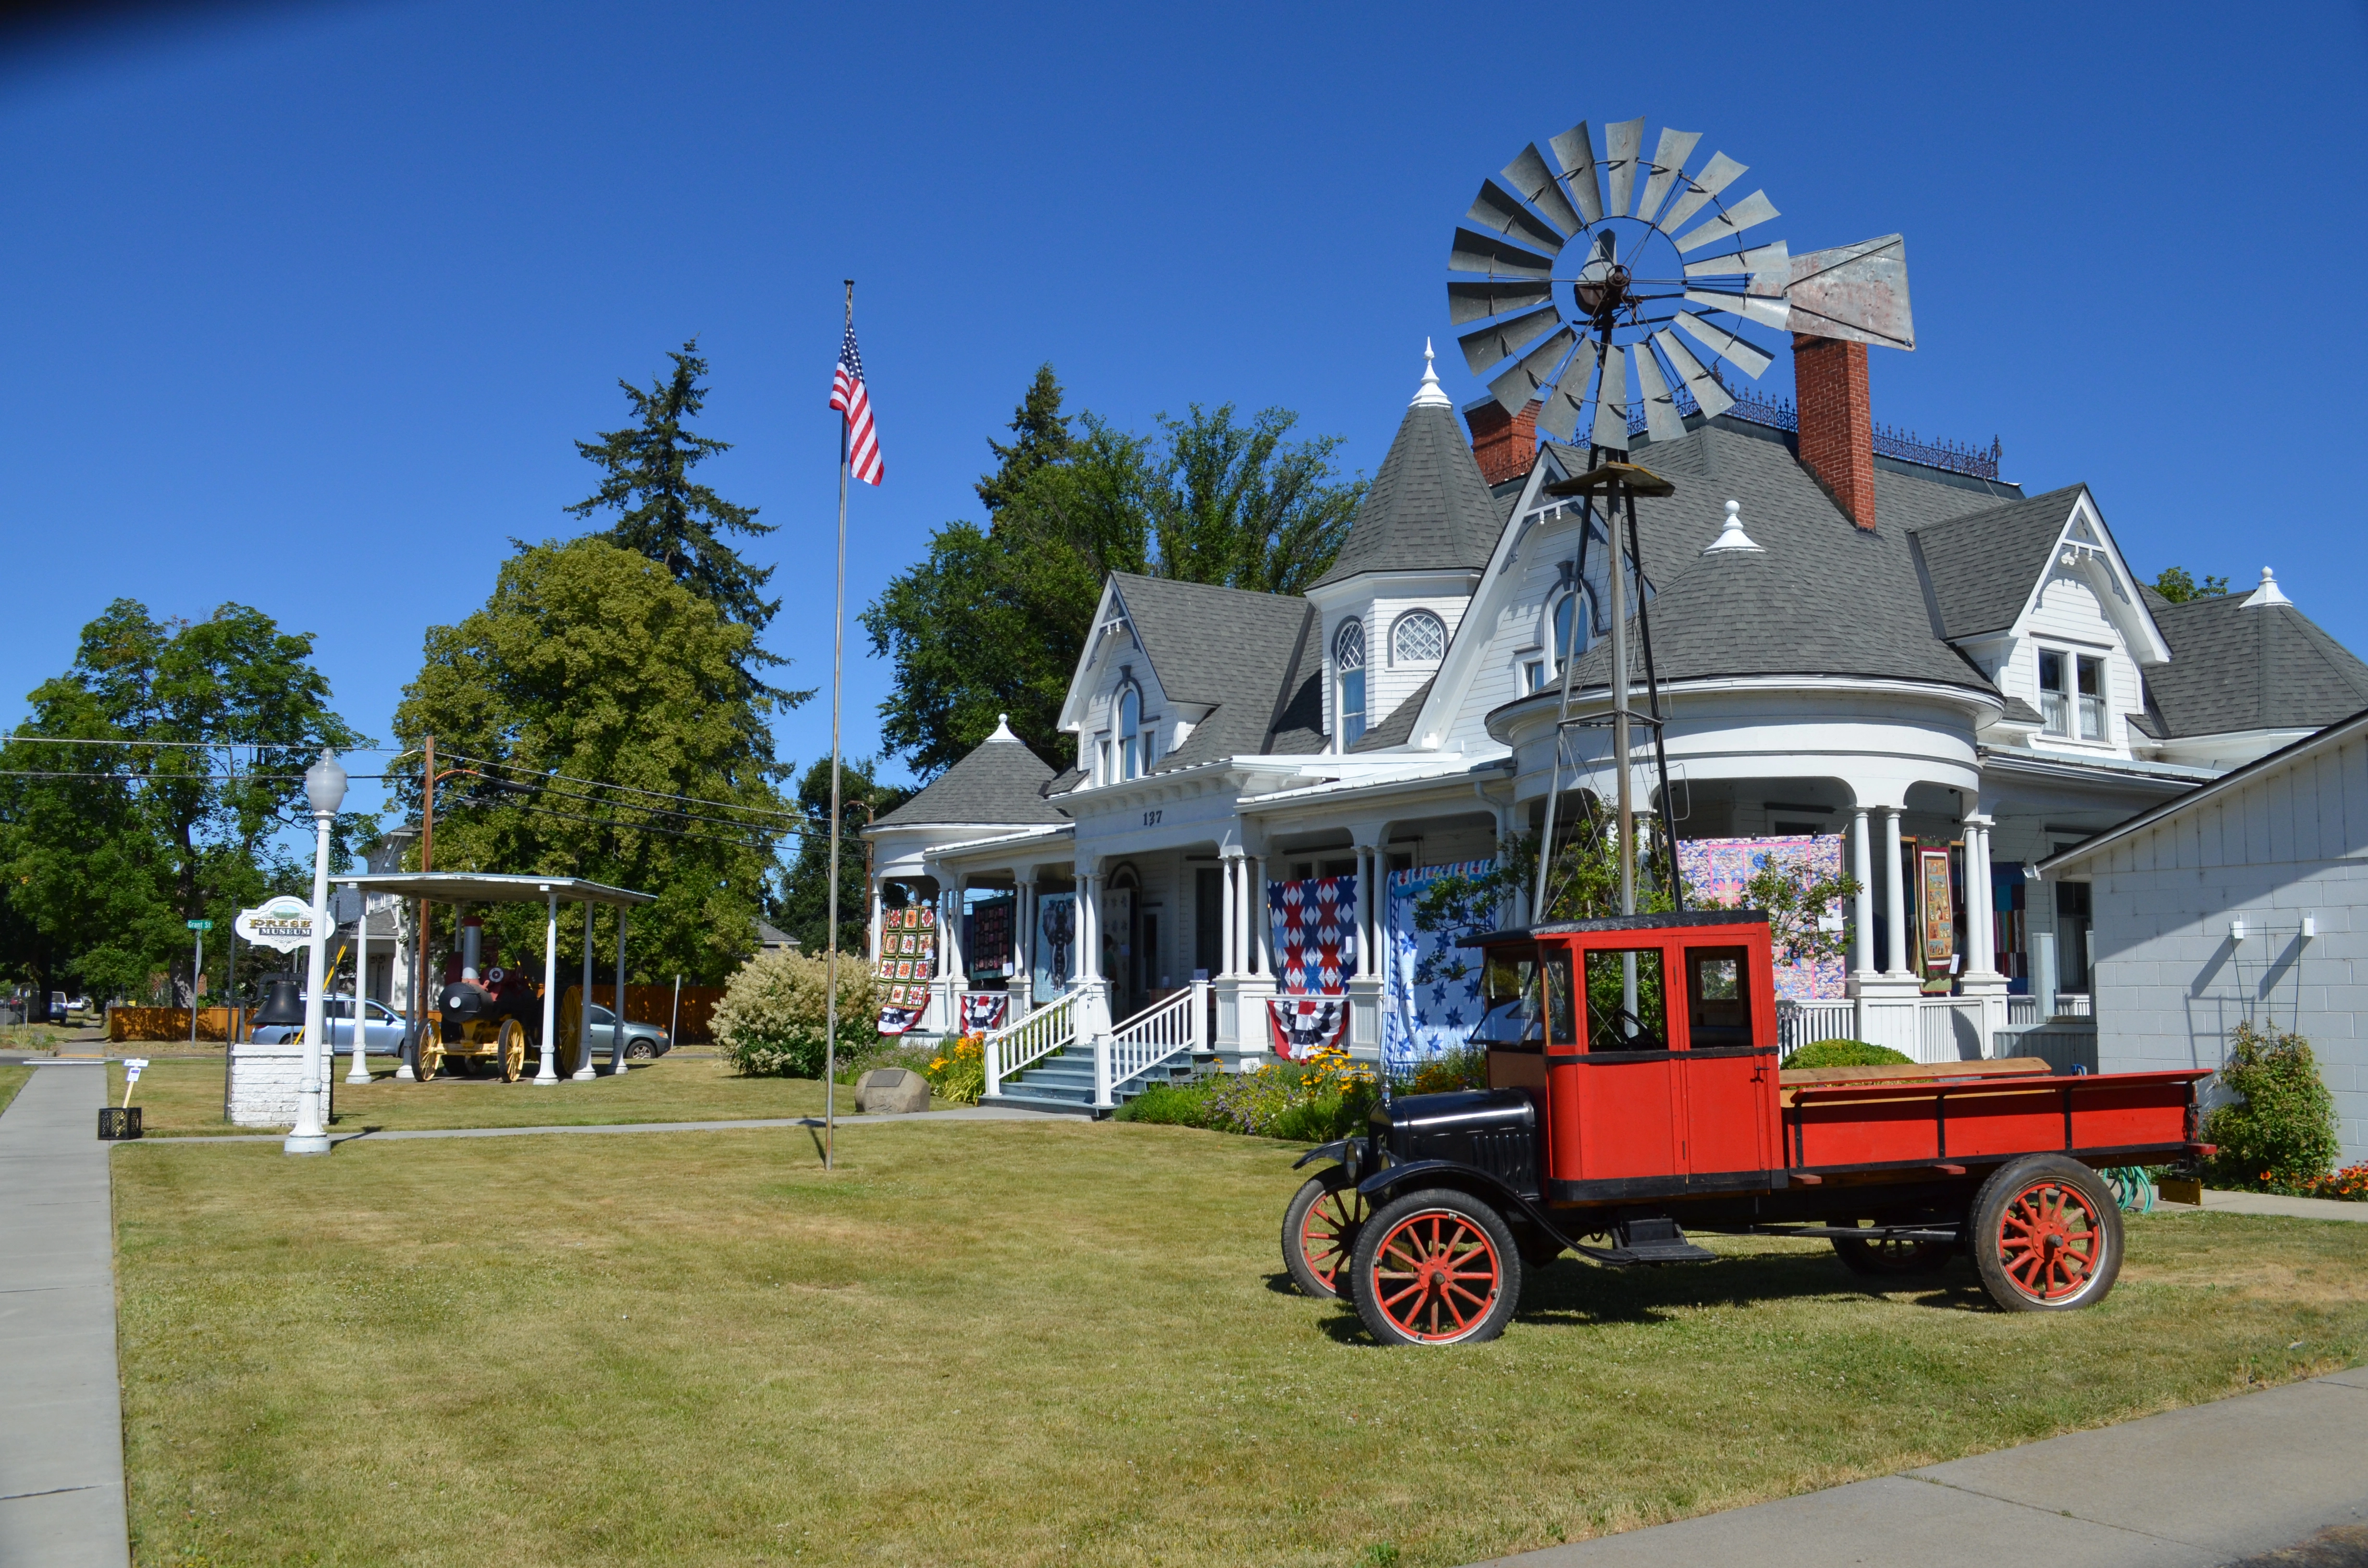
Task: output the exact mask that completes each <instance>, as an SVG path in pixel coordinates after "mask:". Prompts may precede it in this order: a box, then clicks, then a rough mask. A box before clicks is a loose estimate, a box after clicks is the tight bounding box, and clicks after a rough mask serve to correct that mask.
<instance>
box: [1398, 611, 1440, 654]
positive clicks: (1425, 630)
mask: <svg viewBox="0 0 2368 1568" xmlns="http://www.w3.org/2000/svg"><path fill="white" fill-rule="evenodd" d="M1446 652H1447V623H1446V622H1445V621H1443V620H1441V619H1439V617H1437V616H1435V615H1433V614H1431V613H1430V611H1429V610H1427V609H1410V610H1408V611H1406V614H1404V615H1402V616H1400V617H1398V619H1397V621H1396V624H1395V625H1393V626H1392V627H1391V628H1390V658H1391V659H1392V660H1393V661H1394V662H1395V663H1397V664H1401V665H1435V664H1437V663H1439V661H1440V657H1441V656H1442V655H1444V654H1445V653H1446Z"/></svg>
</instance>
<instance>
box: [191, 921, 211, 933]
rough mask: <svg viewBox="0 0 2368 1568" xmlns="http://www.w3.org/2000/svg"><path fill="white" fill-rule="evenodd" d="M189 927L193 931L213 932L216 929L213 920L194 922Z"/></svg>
mask: <svg viewBox="0 0 2368 1568" xmlns="http://www.w3.org/2000/svg"><path fill="white" fill-rule="evenodd" d="M188 926H189V929H190V930H192V931H211V930H212V929H213V928H214V923H213V922H212V921H211V920H192V921H190V922H189V923H188Z"/></svg>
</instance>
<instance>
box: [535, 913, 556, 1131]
mask: <svg viewBox="0 0 2368 1568" xmlns="http://www.w3.org/2000/svg"><path fill="white" fill-rule="evenodd" d="M543 897H544V900H545V903H546V904H547V910H546V913H545V915H544V917H543V923H542V1060H541V1062H537V1063H536V1064H535V1069H534V1081H535V1082H536V1083H538V1084H556V1083H558V1082H559V890H558V889H556V888H552V889H549V890H547V891H546V892H544V894H543Z"/></svg>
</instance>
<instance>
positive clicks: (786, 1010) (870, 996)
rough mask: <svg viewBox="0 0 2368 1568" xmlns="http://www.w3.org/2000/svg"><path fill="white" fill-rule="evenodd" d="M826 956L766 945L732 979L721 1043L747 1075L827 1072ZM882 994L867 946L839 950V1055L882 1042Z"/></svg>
mask: <svg viewBox="0 0 2368 1568" xmlns="http://www.w3.org/2000/svg"><path fill="white" fill-rule="evenodd" d="M827 976H828V966H827V964H826V962H825V960H822V959H816V958H808V957H806V956H805V955H804V954H803V953H800V952H796V951H793V950H790V949H783V950H780V951H777V952H769V953H758V954H757V956H756V957H755V958H752V959H750V960H748V961H747V962H746V963H745V964H742V965H741V966H740V969H739V971H738V972H737V973H735V974H734V975H733V977H732V978H731V979H730V980H728V981H726V982H724V984H723V1001H721V1002H719V1003H717V1004H716V1006H715V1013H714V1016H713V1018H712V1024H711V1027H712V1028H713V1030H714V1033H715V1043H716V1044H717V1046H719V1047H720V1048H721V1049H722V1050H723V1054H724V1057H725V1059H726V1060H728V1061H729V1062H731V1063H732V1070H733V1071H734V1072H735V1073H737V1074H741V1075H742V1076H743V1077H751V1078H757V1077H772V1078H819V1077H821V1076H822V1075H823V1029H824V1023H825V1017H826V1015H825V1004H826V1003H827V1001H828V1000H829V982H828V978H827ZM879 1018H880V1000H879V995H878V993H877V991H876V990H875V989H874V987H873V984H872V978H871V966H870V965H869V964H867V963H866V962H864V960H863V958H862V956H861V955H860V954H857V953H841V954H840V955H839V958H838V1058H839V1061H840V1062H841V1063H842V1064H844V1063H845V1062H848V1060H849V1059H850V1058H853V1057H856V1056H859V1055H861V1054H864V1053H866V1052H869V1051H873V1050H875V1049H877V1047H878V1045H879V1043H880V1042H879Z"/></svg>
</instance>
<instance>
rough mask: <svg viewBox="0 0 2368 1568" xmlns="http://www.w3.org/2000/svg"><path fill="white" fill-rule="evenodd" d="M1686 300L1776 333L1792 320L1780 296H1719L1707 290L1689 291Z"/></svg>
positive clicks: (1790, 313)
mask: <svg viewBox="0 0 2368 1568" xmlns="http://www.w3.org/2000/svg"><path fill="white" fill-rule="evenodd" d="M1686 298H1687V299H1689V300H1691V301H1693V302H1694V303H1695V304H1697V305H1706V306H1708V307H1709V308H1710V309H1712V310H1713V311H1725V312H1726V313H1727V314H1729V315H1731V316H1741V317H1742V318H1743V319H1744V320H1746V321H1756V322H1758V323H1759V324H1760V325H1761V326H1772V327H1774V328H1775V329H1776V330H1777V331H1778V332H1782V331H1783V330H1784V328H1785V325H1786V324H1787V323H1788V322H1789V321H1790V320H1791V318H1792V312H1791V310H1790V309H1789V308H1788V307H1787V306H1786V304H1785V303H1784V297H1783V296H1782V294H1719V293H1713V291H1712V290H1708V289H1689V290H1686Z"/></svg>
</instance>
